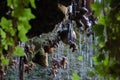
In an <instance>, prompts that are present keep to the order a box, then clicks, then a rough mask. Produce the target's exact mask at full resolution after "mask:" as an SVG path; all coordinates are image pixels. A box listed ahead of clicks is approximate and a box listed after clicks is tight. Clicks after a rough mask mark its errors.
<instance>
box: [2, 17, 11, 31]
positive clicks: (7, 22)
mask: <svg viewBox="0 0 120 80" xmlns="http://www.w3.org/2000/svg"><path fill="white" fill-rule="evenodd" d="M0 25H1V27H2V28H3V29H9V27H11V26H12V21H11V20H7V19H6V18H5V17H2V18H1V23H0Z"/></svg>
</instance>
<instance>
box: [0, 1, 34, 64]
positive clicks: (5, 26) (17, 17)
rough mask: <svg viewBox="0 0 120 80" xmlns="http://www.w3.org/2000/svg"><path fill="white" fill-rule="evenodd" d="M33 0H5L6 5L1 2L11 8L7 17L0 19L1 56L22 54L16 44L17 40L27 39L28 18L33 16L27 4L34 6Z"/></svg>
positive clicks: (23, 40)
mask: <svg viewBox="0 0 120 80" xmlns="http://www.w3.org/2000/svg"><path fill="white" fill-rule="evenodd" d="M34 1H35V0H29V1H28V0H24V1H23V0H7V5H4V4H3V5H4V6H8V7H9V8H10V9H12V10H10V11H9V12H10V13H9V14H8V15H9V16H8V17H4V16H3V17H2V18H1V19H0V44H1V45H0V56H3V55H4V54H5V53H6V54H12V53H14V54H16V55H19V56H23V55H24V53H23V50H22V49H20V47H16V46H17V45H18V44H17V43H18V41H20V42H25V41H27V40H28V39H27V37H26V33H27V32H28V30H29V29H30V28H31V26H30V24H29V20H31V19H33V18H35V16H34V15H33V14H32V13H31V9H30V8H29V7H28V6H29V3H30V4H31V6H32V7H33V8H35V4H34ZM4 14H6V13H4ZM16 50H17V51H16ZM13 51H14V52H13ZM1 58H2V57H1ZM2 62H5V61H2ZM5 64H6V62H5Z"/></svg>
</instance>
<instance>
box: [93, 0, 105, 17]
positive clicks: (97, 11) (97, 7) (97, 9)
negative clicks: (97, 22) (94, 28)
mask: <svg viewBox="0 0 120 80" xmlns="http://www.w3.org/2000/svg"><path fill="white" fill-rule="evenodd" d="M91 8H92V10H95V14H94V15H95V16H98V15H99V14H100V13H101V11H102V9H103V5H102V4H101V3H100V2H97V1H96V2H95V3H94V4H92V5H91Z"/></svg>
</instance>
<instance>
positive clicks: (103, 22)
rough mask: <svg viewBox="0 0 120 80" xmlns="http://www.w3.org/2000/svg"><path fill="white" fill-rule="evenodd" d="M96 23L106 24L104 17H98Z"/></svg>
mask: <svg viewBox="0 0 120 80" xmlns="http://www.w3.org/2000/svg"><path fill="white" fill-rule="evenodd" d="M98 22H99V23H100V24H102V25H105V24H106V23H105V17H104V16H103V15H100V16H99V19H98Z"/></svg>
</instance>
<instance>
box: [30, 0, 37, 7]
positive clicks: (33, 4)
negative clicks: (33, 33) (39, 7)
mask: <svg viewBox="0 0 120 80" xmlns="http://www.w3.org/2000/svg"><path fill="white" fill-rule="evenodd" d="M30 4H31V6H32V7H33V8H36V6H35V0H30Z"/></svg>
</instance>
